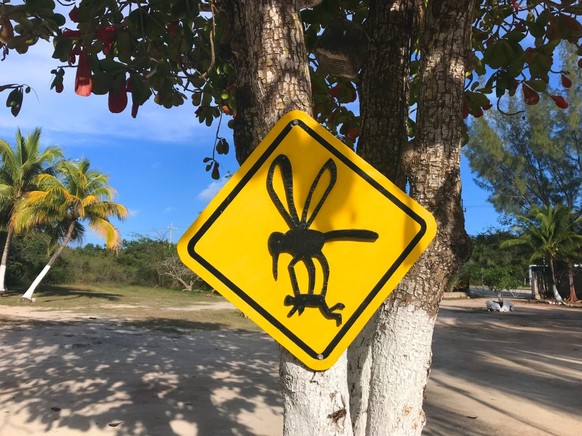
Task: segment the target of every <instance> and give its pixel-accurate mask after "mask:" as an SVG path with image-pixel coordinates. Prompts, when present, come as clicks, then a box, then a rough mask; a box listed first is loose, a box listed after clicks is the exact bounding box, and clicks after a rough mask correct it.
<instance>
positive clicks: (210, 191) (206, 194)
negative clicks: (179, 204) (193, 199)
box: [197, 178, 227, 202]
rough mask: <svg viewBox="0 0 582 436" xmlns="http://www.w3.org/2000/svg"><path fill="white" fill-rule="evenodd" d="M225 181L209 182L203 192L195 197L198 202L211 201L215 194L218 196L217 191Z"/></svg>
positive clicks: (223, 179)
mask: <svg viewBox="0 0 582 436" xmlns="http://www.w3.org/2000/svg"><path fill="white" fill-rule="evenodd" d="M226 181H227V179H225V178H222V179H220V180H217V181H214V182H211V183H210V184H209V185H208V186H207V187H206V188H205V189H204V190H203V191H201V192H200V193H199V194H198V195H197V198H198V200H200V201H205V202H209V201H210V200H212V199H213V198H214V197H215V196H216V194H218V191H220V190H221V189H222V187H223V186H224V184H225V183H226Z"/></svg>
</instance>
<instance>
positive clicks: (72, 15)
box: [69, 6, 79, 23]
mask: <svg viewBox="0 0 582 436" xmlns="http://www.w3.org/2000/svg"><path fill="white" fill-rule="evenodd" d="M69 18H70V19H71V21H72V22H73V23H78V22H79V8H77V6H74V7H73V9H71V11H70V12H69Z"/></svg>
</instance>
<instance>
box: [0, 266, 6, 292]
mask: <svg viewBox="0 0 582 436" xmlns="http://www.w3.org/2000/svg"><path fill="white" fill-rule="evenodd" d="M4 277H6V265H0V294H3V293H4V292H6V288H5V285H4Z"/></svg>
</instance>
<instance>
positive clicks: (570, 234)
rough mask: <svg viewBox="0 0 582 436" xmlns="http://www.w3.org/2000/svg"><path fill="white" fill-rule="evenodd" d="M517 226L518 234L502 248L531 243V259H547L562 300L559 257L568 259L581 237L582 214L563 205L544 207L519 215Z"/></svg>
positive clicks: (555, 290)
mask: <svg viewBox="0 0 582 436" xmlns="http://www.w3.org/2000/svg"><path fill="white" fill-rule="evenodd" d="M517 219H518V221H519V222H520V224H519V225H518V226H517V230H518V232H519V236H518V237H517V238H514V239H509V240H507V241H504V242H503V243H502V244H501V247H509V246H513V245H520V244H524V245H528V246H529V247H530V248H531V249H532V250H533V252H532V255H531V258H530V260H531V261H533V260H536V259H540V258H541V259H545V260H546V261H547V263H548V265H549V267H550V272H551V276H552V292H553V294H554V298H555V299H556V302H558V303H563V300H562V297H561V296H560V294H559V293H558V288H557V286H556V267H555V263H556V260H557V259H564V260H567V259H568V258H569V257H570V256H571V251H572V247H573V246H575V245H577V243H579V241H580V240H581V239H582V235H580V234H579V233H577V232H576V227H575V226H576V225H577V223H578V222H579V221H580V217H577V218H576V217H574V214H573V212H572V210H571V209H569V208H567V207H565V206H562V205H557V206H554V207H552V206H545V207H543V208H536V209H533V210H532V212H531V214H530V215H529V216H518V217H517Z"/></svg>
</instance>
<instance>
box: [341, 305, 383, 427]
mask: <svg viewBox="0 0 582 436" xmlns="http://www.w3.org/2000/svg"><path fill="white" fill-rule="evenodd" d="M377 322H378V312H376V313H375V314H374V316H372V318H370V320H369V321H368V323H367V324H366V326H365V327H364V329H363V330H362V331H361V332H360V334H359V335H358V336H357V337H356V339H354V342H352V343H351V345H350V347H349V348H348V387H349V389H350V413H351V415H352V428H353V430H354V436H366V426H367V422H368V401H369V398H370V379H371V377H372V364H373V362H374V359H373V357H372V354H371V353H372V349H371V347H370V344H371V338H372V337H373V336H374V331H375V330H376V323H377Z"/></svg>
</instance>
